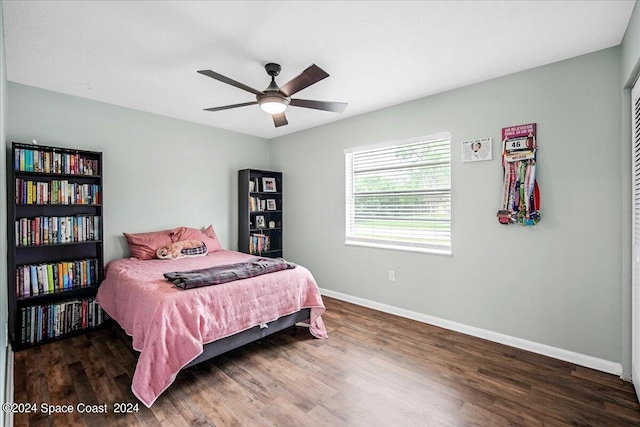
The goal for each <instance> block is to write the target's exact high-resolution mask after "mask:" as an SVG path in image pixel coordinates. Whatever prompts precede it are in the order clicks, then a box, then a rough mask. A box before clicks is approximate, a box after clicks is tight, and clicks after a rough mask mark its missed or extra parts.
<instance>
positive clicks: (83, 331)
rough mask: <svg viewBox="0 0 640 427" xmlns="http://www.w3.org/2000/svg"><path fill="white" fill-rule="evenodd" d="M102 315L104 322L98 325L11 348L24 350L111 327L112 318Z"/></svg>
mask: <svg viewBox="0 0 640 427" xmlns="http://www.w3.org/2000/svg"><path fill="white" fill-rule="evenodd" d="M104 316H105V319H104V322H103V323H102V324H101V325H99V326H95V327H90V328H84V329H77V330H75V331H71V332H67V333H66V334H62V335H59V336H57V337H55V338H45V339H43V340H42V341H38V342H37V343H30V344H24V343H20V344H16V345H15V346H14V347H13V349H14V350H15V351H20V350H26V349H28V348H34V347H39V346H41V345H44V344H49V343H52V342H55V341H58V340H62V339H65V338H71V337H77V336H78V335H84V334H87V333H89V332H93V331H99V330H100V329H104V328H107V327H111V326H112V323H111V322H113V320H109V319H106V314H105V315H104Z"/></svg>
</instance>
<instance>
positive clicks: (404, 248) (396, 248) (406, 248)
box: [344, 240, 453, 256]
mask: <svg viewBox="0 0 640 427" xmlns="http://www.w3.org/2000/svg"><path fill="white" fill-rule="evenodd" d="M344 244H345V245H347V246H364V247H367V248H376V249H390V250H394V251H404V252H418V253H426V254H434V255H446V256H453V254H452V253H451V249H432V248H412V247H409V246H401V245H392V244H385V243H371V242H359V241H354V240H346V241H345V242H344Z"/></svg>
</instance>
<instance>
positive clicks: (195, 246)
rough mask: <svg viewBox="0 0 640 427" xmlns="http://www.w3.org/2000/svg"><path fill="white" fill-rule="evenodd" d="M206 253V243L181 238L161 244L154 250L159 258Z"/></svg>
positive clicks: (175, 257) (183, 256)
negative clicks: (165, 244) (161, 245)
mask: <svg viewBox="0 0 640 427" xmlns="http://www.w3.org/2000/svg"><path fill="white" fill-rule="evenodd" d="M207 253H208V251H207V245H205V244H204V243H203V242H200V241H198V240H182V241H179V242H174V243H171V244H168V245H167V246H163V247H161V248H159V249H158V250H157V251H156V256H157V257H158V258H160V259H178V258H187V257H196V256H204V255H206V254H207Z"/></svg>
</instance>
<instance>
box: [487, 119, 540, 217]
mask: <svg viewBox="0 0 640 427" xmlns="http://www.w3.org/2000/svg"><path fill="white" fill-rule="evenodd" d="M537 151H538V146H537V142H536V124H535V123H529V124H526V125H519V126H511V127H506V128H502V167H503V171H504V181H503V187H502V204H501V206H500V210H499V211H498V214H497V216H498V221H499V222H500V223H501V224H512V223H520V224H521V225H535V224H537V223H538V221H540V212H539V209H540V192H539V190H538V183H537V182H536V154H537Z"/></svg>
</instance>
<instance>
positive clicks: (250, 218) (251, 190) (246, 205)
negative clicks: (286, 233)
mask: <svg viewBox="0 0 640 427" xmlns="http://www.w3.org/2000/svg"><path fill="white" fill-rule="evenodd" d="M238 216H239V219H238V249H239V251H240V252H245V253H248V254H254V255H259V256H264V257H269V258H278V257H282V256H283V251H282V232H283V223H282V172H274V171H265V170H258V169H243V170H240V171H238Z"/></svg>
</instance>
